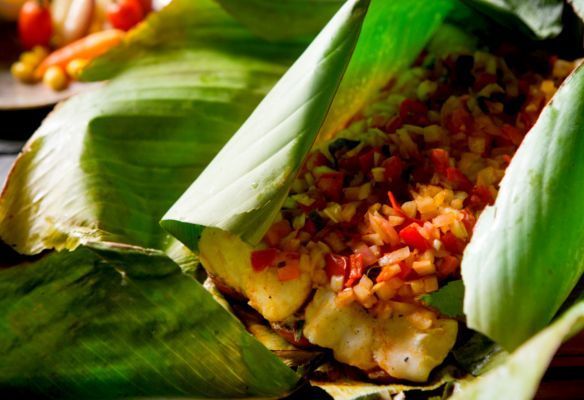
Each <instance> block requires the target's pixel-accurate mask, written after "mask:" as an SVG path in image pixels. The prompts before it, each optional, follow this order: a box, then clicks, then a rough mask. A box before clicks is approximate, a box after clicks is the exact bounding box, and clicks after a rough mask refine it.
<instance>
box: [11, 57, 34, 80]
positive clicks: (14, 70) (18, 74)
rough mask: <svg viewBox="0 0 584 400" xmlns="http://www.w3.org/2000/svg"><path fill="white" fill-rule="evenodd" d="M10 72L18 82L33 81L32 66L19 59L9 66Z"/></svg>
mask: <svg viewBox="0 0 584 400" xmlns="http://www.w3.org/2000/svg"><path fill="white" fill-rule="evenodd" d="M10 73H11V74H12V76H13V77H14V78H15V79H18V80H19V81H20V82H24V83H31V82H33V81H34V67H33V66H31V65H30V64H25V63H23V62H21V61H18V62H15V63H14V64H12V66H11V67H10Z"/></svg>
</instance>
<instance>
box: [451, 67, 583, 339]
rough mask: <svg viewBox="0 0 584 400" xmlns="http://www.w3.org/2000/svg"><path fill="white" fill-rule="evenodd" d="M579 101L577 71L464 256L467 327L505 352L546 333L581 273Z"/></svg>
mask: <svg viewBox="0 0 584 400" xmlns="http://www.w3.org/2000/svg"><path fill="white" fill-rule="evenodd" d="M582 93H584V67H582V66H580V67H578V68H577V69H576V70H575V71H574V72H573V74H572V75H571V77H569V78H568V79H567V80H566V81H565V82H564V84H563V85H562V87H561V88H560V89H559V90H558V92H557V93H556V95H555V96H554V98H553V99H552V100H551V102H550V103H549V104H548V105H547V106H546V108H545V109H544V110H543V112H542V113H541V115H540V117H539V119H538V121H537V123H536V124H535V126H534V127H533V128H532V129H531V131H530V132H529V134H528V135H527V136H526V139H525V141H524V142H523V144H522V145H521V147H520V148H519V150H518V151H517V153H516V154H515V156H514V157H513V160H512V162H511V165H510V166H509V168H508V169H507V171H506V173H505V177H504V178H503V181H502V182H501V189H500V191H499V195H498V197H497V200H496V203H495V205H494V206H493V207H489V208H487V209H486V210H485V211H484V212H483V214H482V215H481V217H480V218H479V220H478V222H477V225H476V227H475V230H474V234H473V238H472V240H471V242H470V244H469V245H468V247H467V249H466V251H465V253H464V257H463V260H462V276H463V280H464V285H465V289H466V291H465V297H464V313H465V314H466V316H467V323H468V326H469V327H470V328H472V329H475V330H477V331H479V332H481V333H484V334H485V335H487V336H489V337H490V338H491V339H493V340H495V341H496V342H497V343H499V344H500V345H502V346H503V347H505V348H506V349H515V348H517V347H518V346H519V345H520V344H521V343H523V342H524V341H525V340H526V339H528V338H529V337H530V336H532V335H533V334H535V333H536V332H537V331H539V330H540V329H542V328H543V327H545V326H546V325H547V324H548V323H549V321H550V320H551V319H552V318H553V316H554V315H555V314H556V313H557V311H558V309H559V308H560V306H561V305H562V303H563V302H564V301H565V300H566V298H567V297H568V295H569V294H570V292H571V291H572V289H573V288H574V287H575V285H576V283H577V282H578V280H579V279H580V277H581V276H582V273H583V272H584V224H582V222H581V221H582V220H583V218H582V217H583V216H582V215H580V213H579V210H580V207H579V205H580V204H584V191H582V187H581V182H583V181H584V163H582V153H583V152H584V135H583V134H582V133H583V132H584V102H583V101H582ZM509 304H513V305H514V306H513V307H509ZM510 326H512V327H513V329H509V327H510Z"/></svg>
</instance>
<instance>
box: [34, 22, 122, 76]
mask: <svg viewBox="0 0 584 400" xmlns="http://www.w3.org/2000/svg"><path fill="white" fill-rule="evenodd" d="M124 35H125V32H123V31H121V30H118V29H108V30H105V31H101V32H96V33H92V34H91V35H87V36H85V37H83V38H81V39H79V40H76V41H74V42H73V43H70V44H68V45H67V46H64V47H61V48H60V49H57V50H55V51H54V52H52V53H51V54H49V56H48V57H47V58H45V59H44V60H43V62H42V63H41V64H40V65H39V66H38V67H37V69H36V70H35V77H37V78H38V79H41V78H42V77H43V75H44V73H45V71H46V70H47V69H48V68H49V67H51V66H53V65H58V66H59V67H61V68H63V69H65V68H66V67H67V64H68V63H69V62H70V61H72V60H74V59H77V58H81V59H85V60H91V59H93V58H95V57H98V56H100V55H102V54H103V53H105V52H106V51H108V50H109V49H111V48H112V47H114V46H116V45H118V44H119V43H120V42H121V41H122V38H123V37H124Z"/></svg>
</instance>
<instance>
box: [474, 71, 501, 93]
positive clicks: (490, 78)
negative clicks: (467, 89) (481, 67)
mask: <svg viewBox="0 0 584 400" xmlns="http://www.w3.org/2000/svg"><path fill="white" fill-rule="evenodd" d="M491 83H497V76H496V75H493V74H488V73H486V72H482V73H480V74H479V76H477V78H476V80H475V82H474V84H473V89H474V90H475V91H476V92H478V91H479V90H481V89H482V88H484V87H485V86H487V85H489V84H491Z"/></svg>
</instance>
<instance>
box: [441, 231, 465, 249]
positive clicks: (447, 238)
mask: <svg viewBox="0 0 584 400" xmlns="http://www.w3.org/2000/svg"><path fill="white" fill-rule="evenodd" d="M440 240H441V241H442V244H444V248H445V249H446V250H448V251H449V252H450V253H453V254H462V252H463V251H464V248H465V246H466V245H465V243H464V242H463V241H462V240H460V239H459V238H457V237H456V236H454V235H453V234H452V233H451V232H447V233H445V234H444V235H442V237H441V239H440Z"/></svg>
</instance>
